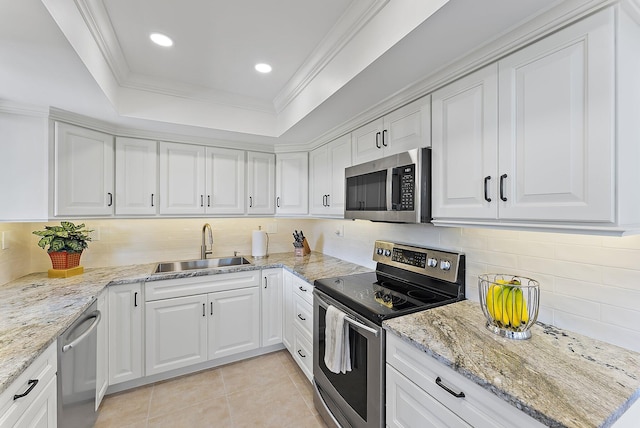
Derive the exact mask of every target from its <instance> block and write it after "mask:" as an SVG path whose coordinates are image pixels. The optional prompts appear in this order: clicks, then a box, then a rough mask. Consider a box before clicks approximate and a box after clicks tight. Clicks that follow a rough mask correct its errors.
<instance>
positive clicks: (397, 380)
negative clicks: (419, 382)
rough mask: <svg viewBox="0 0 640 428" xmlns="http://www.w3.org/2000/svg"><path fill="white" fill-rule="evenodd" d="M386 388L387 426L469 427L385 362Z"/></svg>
mask: <svg viewBox="0 0 640 428" xmlns="http://www.w3.org/2000/svg"><path fill="white" fill-rule="evenodd" d="M386 390H387V391H386V408H387V416H386V419H387V421H386V423H387V426H388V427H397V428H401V427H402V428H440V427H461V428H462V427H464V428H470V427H471V425H469V424H467V423H466V422H465V421H463V420H462V419H460V418H459V417H458V416H456V414H455V413H453V412H452V411H451V410H449V409H448V408H446V407H445V406H443V405H442V404H441V403H440V402H439V401H438V400H436V399H435V398H433V397H432V396H431V395H429V394H427V393H426V392H424V391H423V390H422V389H420V388H418V387H417V386H416V385H415V384H414V383H412V382H411V381H410V380H409V379H407V378H405V377H404V376H403V375H402V374H401V373H399V372H398V371H397V370H395V369H394V368H393V367H391V366H390V365H388V364H387V380H386Z"/></svg>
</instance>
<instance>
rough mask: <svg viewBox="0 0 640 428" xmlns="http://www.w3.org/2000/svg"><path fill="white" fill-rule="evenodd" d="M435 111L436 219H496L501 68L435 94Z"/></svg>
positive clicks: (474, 75)
mask: <svg viewBox="0 0 640 428" xmlns="http://www.w3.org/2000/svg"><path fill="white" fill-rule="evenodd" d="M432 109H433V116H432V118H433V123H432V126H433V141H432V148H433V150H432V165H433V173H432V177H433V183H432V185H433V217H434V218H442V217H474V218H497V215H498V204H497V195H496V193H495V183H496V182H497V177H496V174H497V167H498V156H497V154H498V66H497V65H496V64H493V65H490V66H488V67H485V68H483V69H481V70H478V71H476V72H475V73H472V74H470V75H468V76H466V77H463V78H462V79H460V80H457V81H455V82H453V83H452V84H450V85H447V86H445V87H444V88H442V89H440V90H438V91H436V92H434V93H433V96H432ZM485 189H486V190H485Z"/></svg>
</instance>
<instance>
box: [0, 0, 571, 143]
mask: <svg viewBox="0 0 640 428" xmlns="http://www.w3.org/2000/svg"><path fill="white" fill-rule="evenodd" d="M0 2H2V3H1V4H2V13H1V14H0V55H1V56H2V58H3V63H2V65H0V81H2V82H4V85H2V86H0V99H6V100H10V101H16V102H25V103H30V104H38V105H43V106H53V107H58V108H62V109H66V110H70V111H72V112H75V113H79V114H86V115H90V116H93V117H96V118H97V119H103V120H107V121H111V122H114V123H118V124H122V125H123V126H137V127H142V128H145V129H159V130H163V131H167V130H169V131H174V132H182V133H185V134H187V133H199V134H202V135H209V136H214V137H216V138H225V139H228V140H236V141H248V142H264V143H268V144H274V143H278V142H283V143H287V142H292V143H304V142H308V141H311V140H314V139H316V138H317V137H318V136H319V135H321V134H323V133H325V132H327V130H330V129H335V128H337V127H339V126H340V125H341V123H344V122H346V121H348V120H349V119H351V118H352V117H354V116H355V115H358V114H359V113H361V112H362V111H363V110H366V109H367V108H369V107H370V106H372V105H375V104H377V103H381V102H383V101H384V100H385V99H387V98H389V97H392V96H393V95H394V94H397V93H398V92H399V91H402V90H403V89H404V88H406V87H408V86H409V85H411V84H413V83H415V82H416V81H417V80H420V79H422V78H424V77H425V76H428V75H430V74H431V73H434V72H435V71H437V70H439V69H441V68H442V67H443V66H444V65H446V64H448V63H451V62H452V61H454V60H456V59H458V58H460V57H461V56H463V55H464V54H466V53H468V52H469V51H471V50H473V49H474V48H476V47H478V46H479V45H480V44H482V43H484V42H487V41H490V40H492V39H495V38H497V37H499V36H500V35H502V34H504V33H505V32H506V31H508V30H510V29H512V28H514V27H515V26H518V25H520V24H521V23H523V22H525V21H527V20H529V19H531V18H533V17H534V16H536V15H537V14H539V13H542V12H543V11H544V10H546V9H548V8H549V7H551V6H553V5H554V4H558V3H560V1H558V0H520V1H517V2H514V1H510V0H483V1H482V2H478V1H477V0H322V1H318V0H270V1H264V0H262V1H261V0H234V1H229V0H180V1H177V0H75V1H58V0H21V1H19V2H15V1H10V0H0ZM154 31H156V32H162V33H165V34H167V35H169V36H170V37H172V38H173V39H174V42H175V45H174V46H173V47H171V48H162V47H158V46H156V45H153V44H152V43H151V42H150V41H149V33H151V32H154ZM257 62H268V63H270V64H271V65H272V66H273V72H272V73H270V74H268V75H261V74H258V73H256V72H255V71H254V70H253V66H254V64H255V63H257Z"/></svg>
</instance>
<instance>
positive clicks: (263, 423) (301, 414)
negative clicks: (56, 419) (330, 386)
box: [95, 351, 326, 428]
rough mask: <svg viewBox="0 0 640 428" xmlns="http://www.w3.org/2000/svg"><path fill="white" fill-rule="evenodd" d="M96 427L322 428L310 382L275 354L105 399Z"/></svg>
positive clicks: (281, 353) (290, 360)
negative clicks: (314, 404)
mask: <svg viewBox="0 0 640 428" xmlns="http://www.w3.org/2000/svg"><path fill="white" fill-rule="evenodd" d="M95 427H96V428H107V427H109V428H115V427H118V428H125V427H126V428H142V427H149V428H151V427H172V428H173V427H199V428H200V427H216V428H217V427H220V428H243V427H252V428H254V427H256V428H258V427H265V428H266V427H278V428H286V427H296V428H325V427H326V425H325V424H324V423H323V422H322V419H320V416H318V413H317V412H316V410H315V408H314V406H313V395H312V388H311V383H310V382H309V381H308V380H307V378H306V377H305V375H304V374H303V373H302V371H301V370H300V368H299V367H298V366H297V365H296V363H295V362H294V361H293V358H291V355H289V353H288V352H287V351H278V352H274V353H271V354H267V355H263V356H260V357H255V358H251V359H249V360H245V361H240V362H237V363H232V364H228V365H226V366H222V367H217V368H214V369H210V370H206V371H203V372H199V373H194V374H191V375H186V376H182V377H179V378H176V379H172V380H168V381H164V382H158V383H156V384H153V385H147V386H143V387H140V388H136V389H134V390H131V391H125V392H121V393H118V394H113V395H109V396H107V397H105V398H104V400H103V402H102V404H101V405H100V409H99V411H98V422H97V423H96V425H95Z"/></svg>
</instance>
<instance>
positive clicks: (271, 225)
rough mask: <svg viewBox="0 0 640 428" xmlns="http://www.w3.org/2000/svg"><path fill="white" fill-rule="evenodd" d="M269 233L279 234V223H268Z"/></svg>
mask: <svg viewBox="0 0 640 428" xmlns="http://www.w3.org/2000/svg"><path fill="white" fill-rule="evenodd" d="M267 233H278V223H276V222H272V223H267Z"/></svg>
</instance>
